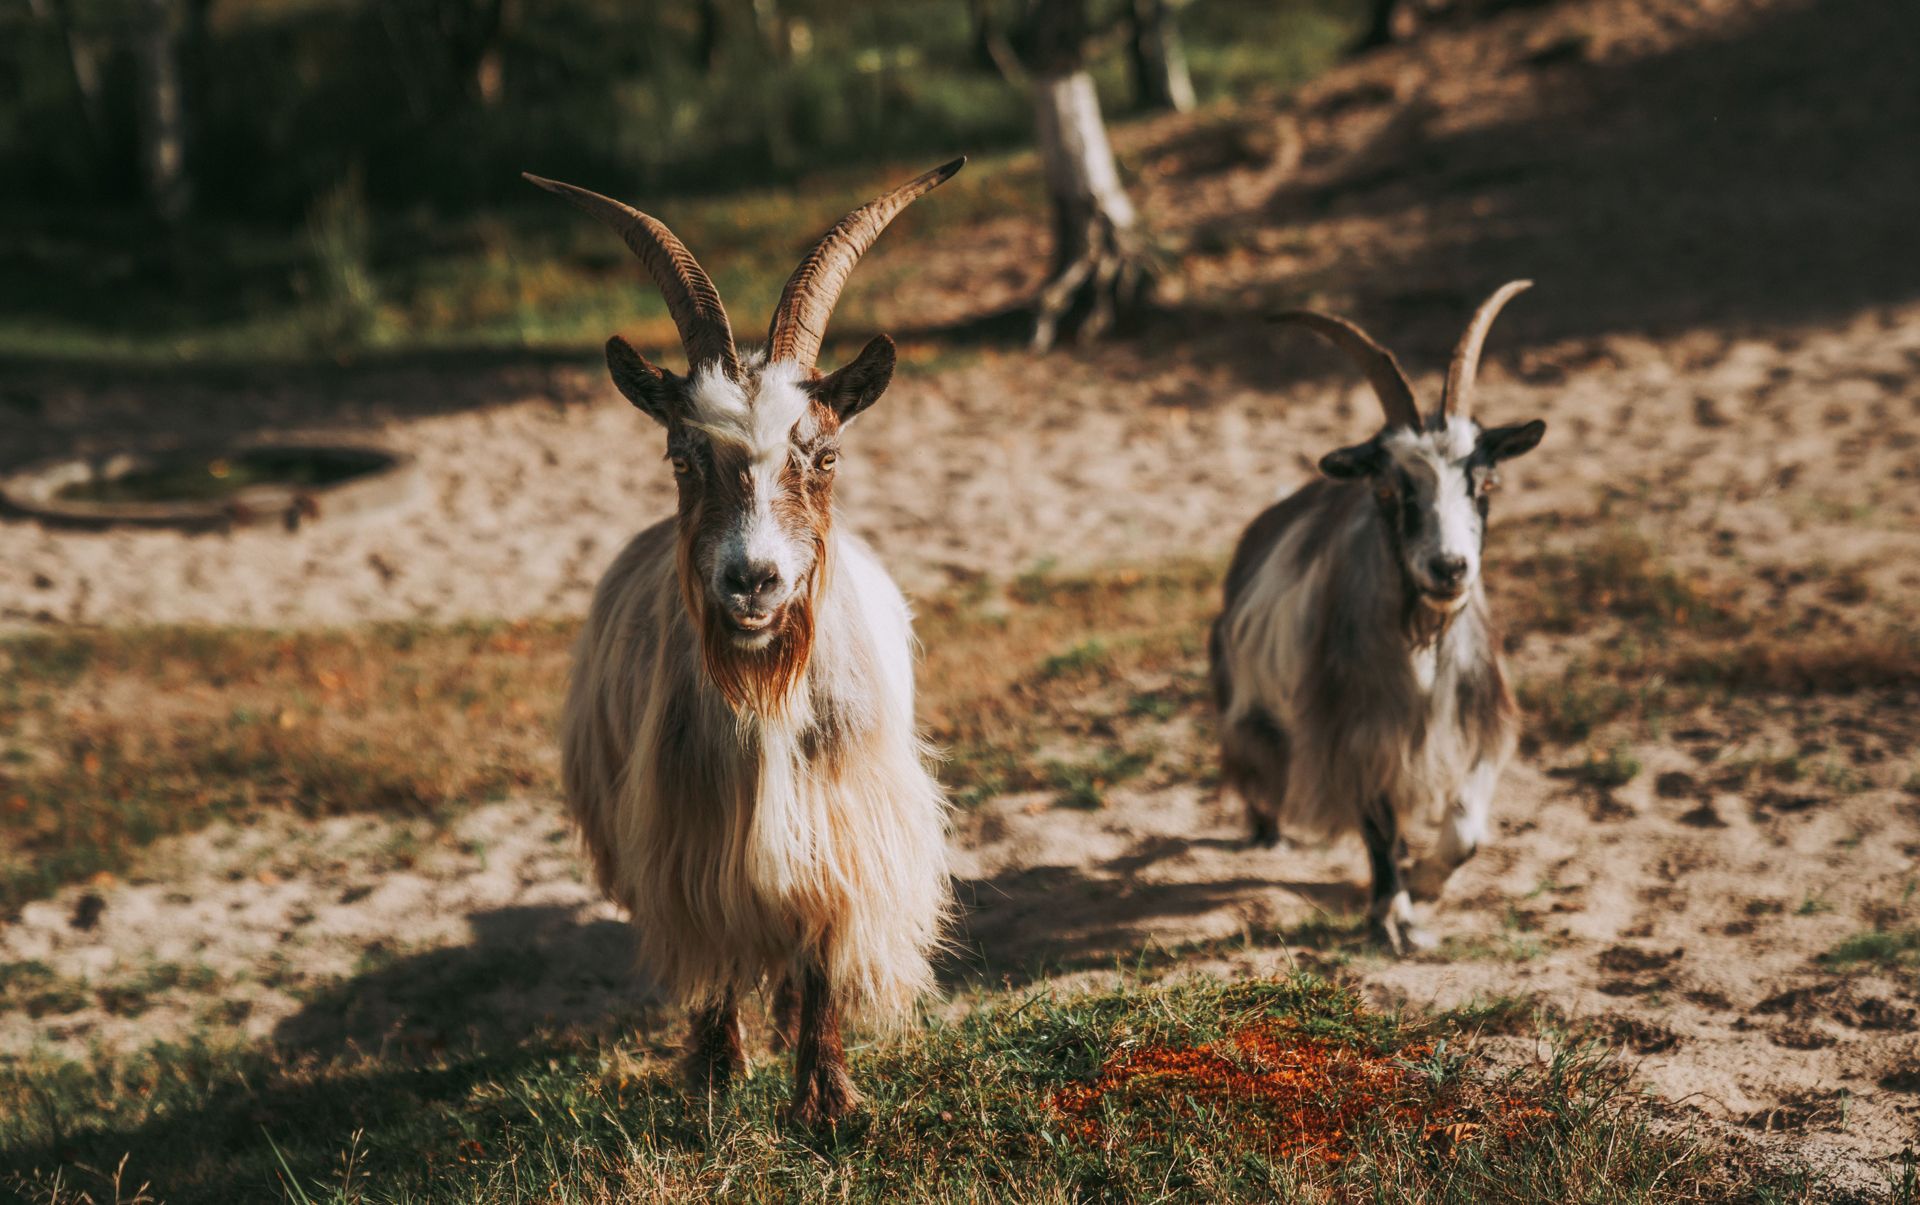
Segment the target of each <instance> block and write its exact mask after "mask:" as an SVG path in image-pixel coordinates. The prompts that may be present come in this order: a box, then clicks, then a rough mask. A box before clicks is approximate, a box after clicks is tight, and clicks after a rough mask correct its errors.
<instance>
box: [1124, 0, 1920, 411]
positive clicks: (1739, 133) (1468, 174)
mask: <svg viewBox="0 0 1920 1205" xmlns="http://www.w3.org/2000/svg"><path fill="white" fill-rule="evenodd" d="M1525 28H1527V29H1531V28H1533V26H1526V27H1525ZM1917 37H1920V10H1916V9H1915V8H1914V7H1913V6H1911V5H1900V4H1884V3H1881V2H1879V0H1831V2H1829V3H1825V4H1821V5H1790V4H1782V5H1778V6H1775V7H1773V8H1772V9H1770V10H1768V11H1765V12H1762V13H1760V14H1758V15H1757V16H1755V17H1753V18H1752V19H1751V20H1750V21H1748V22H1747V23H1745V24H1743V25H1742V26H1741V27H1740V28H1738V29H1737V30H1736V31H1735V32H1733V33H1732V34H1731V35H1729V36H1722V37H1713V36H1708V37H1703V38H1699V39H1697V40H1694V41H1690V42H1688V43H1686V44H1684V45H1682V46H1679V47H1677V48H1674V49H1672V50H1669V51H1667V52H1664V53H1657V54H1653V55H1650V56H1647V57H1644V58H1639V59H1634V60H1631V61H1627V62H1624V63H1619V64H1606V63H1590V62H1587V61H1586V60H1585V57H1584V53H1585V52H1584V49H1583V43H1582V42H1581V40H1580V35H1578V34H1575V35H1572V36H1571V37H1569V38H1568V39H1567V40H1566V44H1565V46H1564V47H1562V48H1561V49H1563V50H1564V53H1559V54H1546V53H1544V52H1541V51H1538V50H1533V51H1526V50H1525V49H1524V48H1523V47H1520V46H1519V45H1518V44H1517V43H1516V46H1515V48H1514V49H1515V53H1516V56H1517V57H1516V58H1515V59H1514V61H1513V62H1511V63H1507V64H1495V65H1492V66H1487V67H1485V68H1484V69H1485V70H1487V71H1489V72H1494V71H1509V72H1536V73H1541V74H1542V75H1543V76H1544V77H1545V78H1543V80H1542V81H1541V82H1542V83H1543V84H1544V85H1545V87H1544V89H1543V92H1544V94H1545V95H1546V96H1547V97H1548V99H1547V100H1546V101H1545V102H1544V104H1542V103H1541V102H1529V103H1525V104H1522V105H1520V106H1517V107H1516V108H1515V109H1514V110H1513V111H1512V115H1511V116H1509V117H1506V118H1503V119H1497V120H1493V121H1490V122H1485V123H1480V124H1470V125H1466V126H1464V127H1462V128H1458V129H1455V130H1449V131H1446V132H1435V131H1436V129H1437V127H1439V126H1440V124H1441V123H1440V122H1438V121H1436V120H1434V119H1435V118H1436V117H1438V116H1439V113H1438V111H1437V110H1431V109H1428V110H1422V109H1421V105H1422V103H1423V102H1421V101H1420V100H1418V99H1415V100H1412V101H1410V102H1409V103H1408V104H1407V105H1406V106H1405V108H1406V112H1405V113H1404V114H1403V116H1404V117H1405V120H1404V121H1401V120H1399V119H1398V118H1396V119H1395V120H1394V121H1392V122H1389V123H1388V127H1389V128H1388V130H1387V132H1384V133H1382V134H1380V135H1379V137H1378V139H1377V141H1378V143H1379V145H1376V146H1362V147H1360V148H1357V149H1347V150H1346V151H1345V153H1343V154H1342V157H1341V160H1340V164H1339V166H1337V167H1336V168H1335V170H1334V171H1333V172H1332V173H1331V174H1330V175H1326V174H1321V175H1314V176H1303V177H1301V178H1300V179H1299V181H1298V182H1294V183H1287V182H1283V183H1281V185H1280V186H1279V187H1278V188H1277V189H1276V190H1275V191H1274V192H1273V193H1272V194H1271V196H1269V197H1268V198H1267V199H1266V200H1265V201H1264V202H1263V203H1260V204H1258V205H1256V206H1254V207H1252V208H1249V209H1247V210H1245V211H1242V212H1240V213H1237V214H1233V215H1231V216H1229V217H1227V218H1224V219H1221V220H1219V221H1217V222H1215V223H1213V227H1214V229H1213V231H1212V234H1213V235H1214V236H1215V237H1217V238H1219V239H1224V240H1226V242H1227V243H1228V244H1229V245H1233V246H1238V245H1242V244H1244V243H1245V241H1246V238H1247V235H1248V232H1249V231H1250V230H1253V229H1256V228H1260V227H1266V228H1270V229H1273V230H1277V231H1280V232H1283V233H1284V232H1287V231H1299V230H1311V228H1312V227H1313V226H1315V225H1316V224H1320V223H1323V222H1327V221H1340V222H1347V221H1353V220H1364V221H1368V222H1380V223H1386V224H1388V225H1390V226H1392V225H1400V226H1407V227H1411V228H1420V229H1423V230H1425V231H1426V232H1427V233H1426V234H1425V235H1424V236H1423V237H1421V238H1420V239H1418V240H1414V241H1412V242H1411V243H1400V244H1390V245H1388V246H1386V247H1381V248H1375V247H1370V246H1359V245H1356V246H1352V247H1348V248H1343V255H1342V257H1341V260H1340V263H1339V265H1338V267H1337V268H1336V269H1334V274H1335V275H1336V276H1337V279H1297V280H1283V281H1278V282H1275V283H1272V284H1271V285H1269V286H1267V287H1266V288H1265V289H1264V290H1261V291H1259V292H1258V294H1257V295H1253V296H1238V297H1236V298H1234V299H1232V300H1231V301H1226V300H1224V299H1221V300H1215V299H1208V298H1206V297H1205V296H1204V295H1202V296H1201V297H1199V298H1197V299H1196V301H1195V303H1194V304H1192V305H1191V306H1187V307H1178V308H1176V309H1174V310H1171V311H1168V312H1167V313H1165V314H1164V315H1162V316H1160V317H1159V318H1157V319H1156V320H1155V321H1154V322H1153V323H1152V324H1151V329H1150V330H1149V331H1147V332H1146V333H1144V334H1143V335H1142V336H1141V338H1142V339H1143V340H1145V341H1147V342H1149V343H1151V344H1152V346H1154V347H1155V348H1159V349H1164V351H1163V354H1171V355H1176V356H1179V357H1182V358H1185V359H1189V360H1191V361H1192V362H1194V363H1196V364H1206V365H1211V366H1226V367H1230V368H1232V369H1233V370H1234V371H1235V373H1236V375H1239V376H1241V377H1243V378H1245V379H1246V380H1247V381H1248V382H1249V383H1250V384H1254V385H1259V384H1263V383H1267V382H1271V381H1273V380H1274V379H1275V378H1276V376H1277V375H1278V370H1279V369H1280V368H1281V367H1282V366H1283V365H1282V363H1281V361H1280V359H1279V357H1278V356H1277V355H1276V353H1275V351H1274V343H1275V338H1274V336H1273V335H1272V334H1271V333H1263V326H1264V323H1263V322H1262V321H1261V316H1262V315H1263V314H1265V313H1267V312H1269V311H1271V310H1275V309H1280V308H1285V307H1288V306H1291V305H1296V304H1299V303H1300V302H1301V301H1302V300H1303V299H1304V298H1306V297H1308V296H1311V295H1312V294H1314V293H1315V292H1317V291H1321V290H1327V291H1331V292H1333V293H1335V294H1347V295H1352V296H1354V297H1357V298H1359V299H1360V300H1358V301H1356V302H1355V303H1354V304H1353V306H1352V313H1351V314H1350V316H1351V317H1354V318H1356V319H1357V320H1359V321H1361V323H1362V324H1363V325H1365V326H1367V327H1368V328H1369V329H1370V330H1371V331H1373V333H1374V334H1376V335H1377V336H1378V337H1380V338H1381V339H1382V340H1384V341H1385V342H1387V343H1388V344H1389V345H1390V346H1392V347H1394V348H1395V349H1396V350H1397V351H1399V352H1400V353H1401V355H1402V357H1403V359H1404V360H1406V361H1408V362H1409V364H1410V367H1412V368H1414V369H1416V370H1420V369H1425V370H1429V371H1431V370H1435V369H1437V368H1439V367H1440V366H1441V365H1442V364H1443V363H1444V357H1445V356H1446V354H1447V351H1448V349H1449V348H1450V347H1451V345H1452V343H1453V341H1454V339H1456V338H1457V337H1458V335H1459V333H1460V330H1461V328H1462V327H1463V325H1464V323H1465V321H1466V318H1467V316H1468V314H1470V313H1471V311H1472V309H1473V307H1474V306H1475V305H1476V304H1477V303H1478V302H1479V300H1480V299H1481V298H1482V297H1484V296H1485V295H1486V294H1487V293H1489V292H1490V291H1491V290H1492V289H1493V288H1494V287H1496V286H1497V285H1498V284H1500V283H1501V282H1503V281H1505V280H1509V279H1515V278H1523V277H1524V278H1530V279H1533V280H1535V281H1536V282H1538V284H1537V288H1536V289H1535V290H1534V292H1532V293H1530V294H1528V295H1527V296H1526V297H1524V298H1522V299H1521V300H1520V301H1518V302H1516V303H1515V304H1514V305H1513V306H1512V307H1511V308H1510V309H1509V310H1508V311H1507V313H1506V315H1505V316H1503V317H1502V319H1501V323H1500V331H1499V336H1498V339H1499V342H1500V344H1501V345H1502V346H1504V347H1507V348H1514V347H1524V346H1528V345H1538V344H1541V343H1547V342H1555V341H1560V340H1566V339H1583V338H1593V337H1598V336H1603V335H1614V334H1648V335H1654V336H1661V335H1667V334H1672V333H1676V332H1679V331H1683V330H1688V329H1693V328H1699V327H1707V328H1716V329H1727V330H1731V331H1734V332H1755V333H1760V334H1762V335H1765V334H1767V333H1771V332H1776V331H1779V330H1781V329H1782V328H1789V327H1793V326H1797V325H1800V324H1806V323H1820V322H1830V321H1835V320H1841V319H1845V318H1847V317H1848V316H1850V315H1852V314H1855V313H1857V312H1859V311H1860V310H1861V309H1863V308H1867V307H1871V306H1875V305H1887V304H1898V303H1903V302H1907V301H1910V300H1913V299H1914V298H1916V297H1920V271H1916V269H1915V264H1916V262H1920V226H1917V225H1916V223H1915V222H1914V220H1913V215H1914V214H1915V213H1920V154H1915V153H1914V150H1913V145H1914V131H1915V130H1920V88H1915V87H1914V86H1913V82H1912V68H1911V64H1910V63H1909V62H1907V61H1906V56H1903V55H1901V54H1898V53H1894V52H1893V51H1892V50H1891V48H1892V47H1896V46H1908V45H1912V44H1913V43H1914V40H1915V39H1916V38H1917ZM1389 95H1390V93H1389ZM1323 103H1325V104H1329V105H1330V104H1335V103H1343V98H1342V97H1340V96H1337V95H1334V96H1329V97H1328V98H1327V99H1326V101H1325V102H1323ZM1207 233H1208V232H1205V231H1201V232H1195V234H1196V236H1197V239H1196V241H1200V242H1202V243H1204V242H1205V240H1206V236H1207ZM1395 247H1404V248H1406V249H1405V250H1397V249H1395ZM1789 337H1790V336H1789ZM1301 359H1302V360H1303V361H1304V360H1305V359H1306V358H1305V357H1302V358H1301ZM1284 368H1285V371H1286V375H1287V376H1288V377H1292V376H1295V375H1296V369H1297V368H1303V369H1304V370H1305V372H1306V374H1307V375H1309V376H1318V375H1321V374H1322V372H1323V371H1324V370H1322V369H1320V368H1319V367H1318V365H1317V364H1315V363H1302V364H1299V365H1296V364H1294V363H1292V362H1287V363H1285V364H1284Z"/></svg>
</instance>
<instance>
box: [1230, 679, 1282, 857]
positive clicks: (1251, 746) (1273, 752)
mask: <svg viewBox="0 0 1920 1205" xmlns="http://www.w3.org/2000/svg"><path fill="white" fill-rule="evenodd" d="M1290 755H1291V745H1290V744H1289V742H1288V740H1287V733H1286V730H1285V729H1283V728H1281V727H1280V725H1279V724H1277V723H1275V722H1274V720H1273V718H1272V717H1271V716H1269V715H1267V714H1266V712H1264V711H1259V710H1255V711H1253V712H1251V713H1249V714H1248V715H1247V716H1246V717H1245V718H1243V719H1241V720H1240V721H1239V722H1237V723H1235V724H1234V725H1233V726H1232V727H1231V728H1230V729H1229V730H1228V731H1227V733H1226V735H1225V737H1224V738H1223V739H1222V740H1221V742H1220V771H1221V778H1222V779H1223V780H1225V782H1226V784H1227V785H1228V786H1229V787H1231V788H1233V791H1234V793H1235V794H1237V795H1239V796H1240V798H1241V799H1242V800H1244V801H1245V802H1246V805H1247V821H1248V825H1249V832H1248V836H1247V841H1248V844H1250V845H1254V846H1257V847H1259V848H1261V849H1272V848H1273V847H1274V846H1276V845H1278V844H1280V808H1281V804H1282V803H1283V802H1284V801H1285V799H1286V797H1287V774H1288V770H1289V766H1288V760H1289V757H1290Z"/></svg>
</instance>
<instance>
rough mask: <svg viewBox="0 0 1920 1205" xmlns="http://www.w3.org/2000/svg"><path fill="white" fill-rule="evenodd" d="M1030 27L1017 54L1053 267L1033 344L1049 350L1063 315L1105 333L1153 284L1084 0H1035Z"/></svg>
mask: <svg viewBox="0 0 1920 1205" xmlns="http://www.w3.org/2000/svg"><path fill="white" fill-rule="evenodd" d="M1029 33H1031V36H1029V54H1027V56H1023V58H1025V59H1027V67H1029V71H1031V92H1033V130H1035V140H1037V142H1039V148H1041V167H1043V173H1044V178H1046V196H1048V201H1050V205H1052V219H1054V263H1052V276H1050V278H1048V280H1046V284H1044V286H1043V288H1041V295H1039V299H1037V301H1035V320H1033V349H1035V351H1046V349H1050V347H1052V345H1054V340H1056V338H1058V334H1060V328H1062V324H1064V322H1073V324H1075V336H1077V338H1079V340H1081V342H1087V340H1094V338H1098V336H1100V334H1104V332H1106V330H1108V328H1110V326H1112V324H1114V319H1116V315H1117V313H1119V311H1125V309H1131V307H1133V305H1135V303H1137V301H1139V299H1140V297H1142V294H1144V292H1146V290H1148V288H1150V286H1152V272H1150V271H1148V257H1146V246H1144V238H1142V230H1140V223H1139V215H1137V213H1135V211H1133V201H1131V200H1129V198H1127V190H1125V188H1123V186H1121V182H1119V165H1117V163H1114V146H1112V144H1110V142H1108V140H1106V121H1104V119H1102V117H1100V96H1098V92H1094V86H1092V75H1089V73H1087V44H1089V31H1087V8H1085V0H1039V4H1037V10H1035V13H1033V23H1031V27H1029Z"/></svg>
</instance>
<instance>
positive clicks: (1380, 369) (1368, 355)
mask: <svg viewBox="0 0 1920 1205" xmlns="http://www.w3.org/2000/svg"><path fill="white" fill-rule="evenodd" d="M1270 321H1273V322H1295V323H1298V324H1300V325H1301V326H1304V327H1306V328H1307V329H1308V330H1310V331H1312V332H1313V333H1314V334H1316V335H1319V336H1320V337H1321V338H1323V339H1325V340H1326V341H1327V342H1329V343H1331V344H1333V345H1334V346H1335V347H1337V348H1339V349H1340V350H1341V351H1343V352H1346V353H1347V358H1348V359H1350V360H1352V361H1353V363H1354V366H1355V367H1357V368H1358V369H1359V370H1360V371H1361V372H1363V373H1365V374H1366V375H1367V381H1368V382H1369V383H1370V384H1372V386H1373V392H1374V395H1375V396H1377V397H1378V398H1379V399H1380V408H1381V409H1383V410H1385V411H1386V412H1387V425H1388V426H1389V427H1418V426H1419V425H1420V407H1419V406H1418V405H1416V404H1415V403H1414V400H1413V386H1411V385H1409V384H1407V374H1406V373H1404V372H1402V371H1401V370H1400V362H1399V361H1398V360H1396V359H1394V358H1393V353H1392V352H1390V351H1388V350H1387V349H1386V348H1384V347H1382V346H1380V345H1379V344H1378V343H1375V342H1374V341H1373V337H1372V336H1370V335H1368V334H1367V332H1365V331H1363V330H1361V329H1360V328H1359V327H1357V326H1355V325H1354V324H1353V323H1351V322H1348V321H1347V320H1346V319H1345V318H1335V317H1333V316H1332V315H1330V314H1321V313H1316V312H1314V311H1313V310H1287V311H1285V312H1284V313H1279V314H1274V315H1273V316H1272V317H1271V319H1270Z"/></svg>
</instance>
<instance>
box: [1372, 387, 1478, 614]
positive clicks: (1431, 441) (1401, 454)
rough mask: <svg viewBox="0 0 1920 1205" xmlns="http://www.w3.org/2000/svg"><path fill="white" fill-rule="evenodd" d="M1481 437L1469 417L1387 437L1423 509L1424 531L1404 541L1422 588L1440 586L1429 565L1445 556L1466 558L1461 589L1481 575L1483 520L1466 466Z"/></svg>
mask: <svg viewBox="0 0 1920 1205" xmlns="http://www.w3.org/2000/svg"><path fill="white" fill-rule="evenodd" d="M1478 438H1479V437H1478V433H1477V432H1476V431H1475V429H1474V426H1473V423H1472V421H1471V420H1462V419H1457V418H1456V419H1449V420H1447V425H1446V426H1445V427H1443V428H1442V429H1440V430H1438V431H1417V432H1416V431H1396V432H1393V433H1392V434H1390V435H1389V436H1388V437H1387V438H1386V440H1385V441H1384V442H1385V447H1386V450H1387V452H1388V454H1389V455H1391V456H1392V457H1393V459H1394V463H1395V464H1396V465H1398V466H1399V468H1400V469H1401V471H1402V472H1404V473H1405V474H1406V475H1407V479H1408V480H1409V481H1411V482H1412V483H1413V487H1414V492H1415V494H1416V497H1414V498H1412V499H1409V501H1410V502H1412V503H1413V505H1415V506H1416V507H1417V508H1418V509H1419V511H1420V514H1421V523H1420V529H1419V531H1418V533H1416V534H1415V535H1414V537H1413V538H1412V539H1409V540H1407V541H1406V543H1405V546H1404V555H1405V557H1406V563H1407V570H1408V572H1410V573H1411V574H1412V575H1413V577H1414V580H1415V581H1416V582H1418V583H1420V584H1421V585H1422V586H1426V587H1435V586H1437V585H1438V583H1436V582H1434V580H1433V577H1432V574H1431V572H1430V570H1429V568H1428V566H1429V565H1430V564H1431V563H1432V562H1433V561H1434V560H1435V559H1437V558H1442V557H1457V558H1459V559H1460V560H1461V561H1463V562H1465V564H1466V572H1465V573H1464V574H1463V575H1462V577H1461V579H1460V582H1459V585H1460V587H1461V588H1462V589H1463V590H1465V589H1468V588H1471V587H1472V585H1473V583H1474V582H1475V581H1477V580H1478V579H1479V576H1480V543H1481V529H1482V523H1481V519H1480V510H1479V508H1478V507H1477V506H1476V505H1475V504H1474V490H1473V487H1474V482H1473V480H1472V479H1471V477H1472V474H1471V470H1470V468H1469V467H1468V459H1469V458H1470V457H1471V456H1472V455H1473V451H1474V446H1475V444H1476V443H1477V442H1478ZM1436 592H1439V593H1444V591H1436ZM1464 598H1465V595H1464V593H1463V594H1462V600H1463V601H1464Z"/></svg>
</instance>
